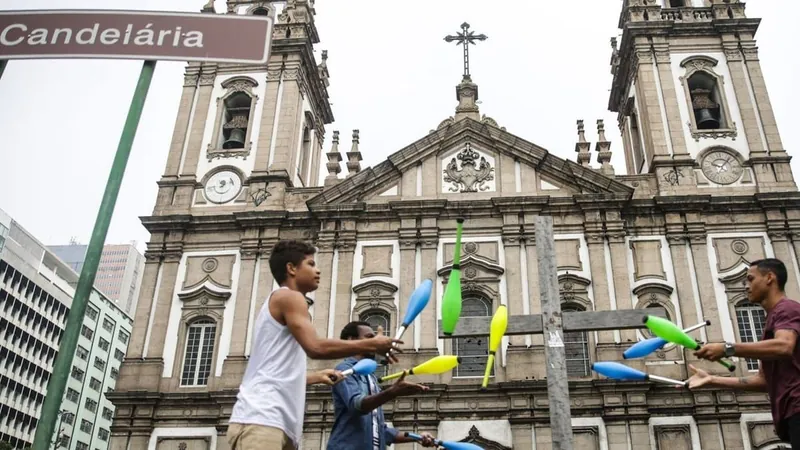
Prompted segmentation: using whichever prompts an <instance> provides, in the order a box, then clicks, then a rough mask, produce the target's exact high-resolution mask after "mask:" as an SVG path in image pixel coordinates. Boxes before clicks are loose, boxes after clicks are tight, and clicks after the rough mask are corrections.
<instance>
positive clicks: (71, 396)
mask: <svg viewBox="0 0 800 450" xmlns="http://www.w3.org/2000/svg"><path fill="white" fill-rule="evenodd" d="M80 399H81V394H80V393H79V392H78V391H76V390H75V389H72V388H67V400H69V401H71V402H72V403H78V400H80Z"/></svg>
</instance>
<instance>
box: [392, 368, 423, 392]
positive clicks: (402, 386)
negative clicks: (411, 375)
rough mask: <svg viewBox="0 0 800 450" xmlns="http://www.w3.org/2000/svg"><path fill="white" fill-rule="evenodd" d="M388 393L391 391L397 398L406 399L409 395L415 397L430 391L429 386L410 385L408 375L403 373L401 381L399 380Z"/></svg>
mask: <svg viewBox="0 0 800 450" xmlns="http://www.w3.org/2000/svg"><path fill="white" fill-rule="evenodd" d="M387 390H388V391H391V393H392V395H394V396H395V397H405V396H407V395H414V394H418V393H420V392H425V391H427V390H428V386H423V385H421V384H416V383H409V382H408V381H406V373H405V372H403V375H400V379H399V380H397V382H396V383H395V384H393V385H392V386H391V387H390V388H389V389H387Z"/></svg>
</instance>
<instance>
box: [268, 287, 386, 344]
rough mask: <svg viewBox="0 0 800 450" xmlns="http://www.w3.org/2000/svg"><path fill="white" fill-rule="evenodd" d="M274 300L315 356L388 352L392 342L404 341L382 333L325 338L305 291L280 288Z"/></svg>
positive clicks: (300, 341)
mask: <svg viewBox="0 0 800 450" xmlns="http://www.w3.org/2000/svg"><path fill="white" fill-rule="evenodd" d="M271 302H275V303H274V305H275V306H276V307H277V309H278V311H280V312H281V316H282V318H283V322H285V324H286V326H287V327H288V328H289V331H290V332H291V333H292V335H293V336H294V338H295V339H297V342H298V343H299V344H300V346H301V347H303V350H305V351H306V354H307V355H308V356H309V357H310V358H311V359H338V358H346V357H348V356H354V355H359V354H362V353H385V352H387V351H389V348H390V347H391V342H393V341H394V342H398V343H401V341H398V340H396V339H389V338H387V337H382V336H379V337H375V338H372V339H358V340H352V341H344V340H340V339H323V338H320V337H318V336H317V332H316V330H314V326H313V325H312V324H311V320H310V318H309V317H308V305H307V303H306V300H305V298H303V295H302V294H300V293H299V292H294V291H282V292H276V293H275V294H273V298H272V300H271ZM270 312H272V310H271V311H270ZM273 317H275V316H274V315H273Z"/></svg>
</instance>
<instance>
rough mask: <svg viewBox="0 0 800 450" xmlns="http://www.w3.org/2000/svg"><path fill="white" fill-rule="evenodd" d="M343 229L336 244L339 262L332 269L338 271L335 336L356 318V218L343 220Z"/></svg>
mask: <svg viewBox="0 0 800 450" xmlns="http://www.w3.org/2000/svg"><path fill="white" fill-rule="evenodd" d="M341 224H342V229H341V230H339V237H338V239H337V241H336V245H337V247H338V249H339V264H338V267H334V268H333V269H332V270H335V271H336V310H335V311H334V316H335V318H334V321H333V327H334V328H333V336H334V338H338V337H339V332H340V331H342V328H344V326H345V325H347V324H348V323H349V322H350V321H351V320H354V319H356V318H354V317H352V314H353V311H351V309H350V303H351V301H352V298H353V255H354V253H355V249H356V230H355V221H354V220H342V221H341Z"/></svg>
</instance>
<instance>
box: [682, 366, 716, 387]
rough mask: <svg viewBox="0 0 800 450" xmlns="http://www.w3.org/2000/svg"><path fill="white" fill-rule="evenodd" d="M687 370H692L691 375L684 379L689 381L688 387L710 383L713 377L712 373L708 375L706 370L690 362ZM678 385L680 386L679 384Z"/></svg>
mask: <svg viewBox="0 0 800 450" xmlns="http://www.w3.org/2000/svg"><path fill="white" fill-rule="evenodd" d="M689 370H691V371H692V376H691V377H690V378H689V379H688V380H686V381H688V382H689V389H697V388H699V387H703V386H705V385H707V384H709V383H711V381H712V380H713V379H714V377H713V376H712V375H709V373H708V372H706V371H705V370H703V369H697V368H695V367H694V366H693V365H691V364H689ZM678 387H679V388H680V387H681V386H678Z"/></svg>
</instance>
